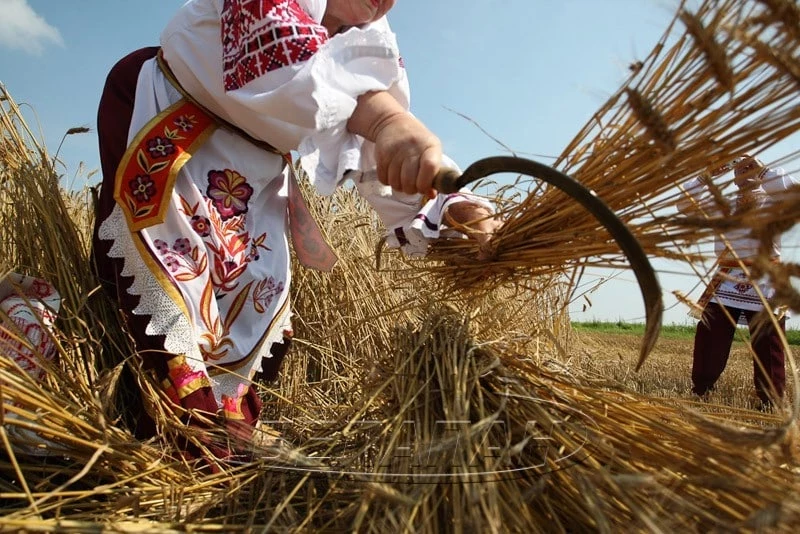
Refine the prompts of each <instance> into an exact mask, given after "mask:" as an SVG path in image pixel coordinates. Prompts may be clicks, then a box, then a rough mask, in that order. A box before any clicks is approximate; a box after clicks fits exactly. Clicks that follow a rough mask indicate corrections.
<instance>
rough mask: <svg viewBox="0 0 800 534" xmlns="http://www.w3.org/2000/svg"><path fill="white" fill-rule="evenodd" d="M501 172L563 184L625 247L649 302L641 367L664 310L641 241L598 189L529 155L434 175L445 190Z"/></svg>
mask: <svg viewBox="0 0 800 534" xmlns="http://www.w3.org/2000/svg"><path fill="white" fill-rule="evenodd" d="M501 172H508V173H516V174H526V175H528V176H531V177H533V178H537V179H539V180H542V181H544V182H547V183H549V184H551V185H553V186H555V187H557V188H559V189H560V190H561V191H563V192H564V193H566V194H567V195H569V196H570V197H571V198H573V199H574V200H576V201H577V202H578V203H580V204H581V206H583V207H584V208H586V210H587V211H588V212H589V213H591V214H592V215H594V217H595V219H597V221H598V222H599V223H600V224H602V225H603V226H604V227H605V229H606V230H608V232H609V234H611V237H613V238H614V240H615V241H616V242H617V244H618V245H619V247H620V248H621V249H622V252H623V253H624V254H625V256H626V257H627V258H628V262H629V263H630V265H631V268H632V269H633V273H634V274H635V275H636V281H637V282H638V283H639V289H640V290H641V292H642V298H643V299H644V306H645V332H644V337H643V338H642V345H641V350H640V352H639V361H638V362H637V364H636V370H637V371H638V370H639V368H640V367H641V366H642V364H643V363H644V360H645V359H646V358H647V355H648V354H649V353H650V351H651V350H652V349H653V346H654V345H655V343H656V340H657V339H658V334H659V332H660V330H661V320H662V314H663V312H664V305H663V302H662V299H661V285H660V284H659V282H658V278H657V277H656V273H655V271H654V270H653V267H652V266H651V265H650V261H649V260H648V259H647V255H646V254H645V252H644V250H643V249H642V246H641V244H639V241H638V240H637V239H636V237H634V235H633V234H632V233H631V231H630V229H628V227H627V226H626V225H625V223H623V222H622V221H621V220H620V219H619V217H617V215H616V214H615V213H614V212H613V211H612V210H611V208H609V207H608V205H607V204H606V203H605V202H603V201H602V200H601V199H600V198H599V197H598V196H597V194H596V193H595V192H594V191H592V190H591V189H588V188H586V187H585V186H583V185H582V184H581V183H580V182H578V181H576V180H575V179H573V178H571V177H570V176H568V175H566V174H564V173H562V172H559V171H557V170H555V169H553V168H552V167H549V166H547V165H543V164H541V163H537V162H535V161H531V160H529V159H525V158H517V157H512V156H494V157H489V158H484V159H480V160H478V161H476V162H475V163H473V164H472V165H470V166H469V167H467V169H466V170H465V171H464V173H463V174H459V173H458V172H457V171H455V170H453V169H442V170H440V171H439V173H438V174H437V175H436V177H435V178H434V182H433V187H434V189H436V190H437V191H439V192H441V193H455V192H456V191H458V190H459V189H461V188H462V187H464V186H465V185H467V184H469V183H471V182H474V181H475V180H478V179H480V178H485V177H486V176H489V175H491V174H497V173H501Z"/></svg>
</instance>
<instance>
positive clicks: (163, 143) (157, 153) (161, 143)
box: [147, 137, 175, 158]
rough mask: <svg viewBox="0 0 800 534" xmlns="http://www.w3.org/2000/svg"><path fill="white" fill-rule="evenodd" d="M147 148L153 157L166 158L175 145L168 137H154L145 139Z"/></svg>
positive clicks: (172, 151)
mask: <svg viewBox="0 0 800 534" xmlns="http://www.w3.org/2000/svg"><path fill="white" fill-rule="evenodd" d="M147 150H148V152H150V155H151V156H153V157H154V158H166V157H168V156H169V155H170V154H172V153H174V152H175V145H174V144H172V142H171V141H170V140H169V139H164V138H163V137H154V138H152V139H148V140H147Z"/></svg>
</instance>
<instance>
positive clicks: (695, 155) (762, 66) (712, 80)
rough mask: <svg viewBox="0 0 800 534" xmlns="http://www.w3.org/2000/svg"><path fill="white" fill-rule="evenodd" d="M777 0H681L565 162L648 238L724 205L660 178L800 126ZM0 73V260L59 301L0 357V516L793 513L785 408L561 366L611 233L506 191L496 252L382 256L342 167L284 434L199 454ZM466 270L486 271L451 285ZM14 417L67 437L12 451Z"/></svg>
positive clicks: (269, 391) (707, 517) (605, 523)
mask: <svg viewBox="0 0 800 534" xmlns="http://www.w3.org/2000/svg"><path fill="white" fill-rule="evenodd" d="M781 6H783V7H781ZM781 9H782V10H783V11H781ZM792 17H795V18H794V20H795V22H796V17H797V7H796V5H795V4H793V3H790V2H777V1H771V2H766V1H765V2H746V1H741V0H739V1H734V0H727V1H718V2H706V3H703V4H702V6H701V7H700V8H699V9H698V10H697V11H693V12H688V11H685V12H681V14H680V16H679V17H678V18H677V19H676V22H675V24H674V25H673V26H672V27H671V29H670V31H669V32H668V33H669V34H670V35H674V36H677V37H678V39H677V42H676V43H675V44H672V45H667V44H666V42H667V41H666V37H665V41H664V43H662V44H659V45H658V46H657V47H656V48H655V49H654V51H653V53H652V54H651V55H650V56H649V57H648V58H647V59H646V60H645V61H643V63H642V65H641V67H640V68H639V69H638V71H637V72H636V73H634V75H633V76H632V78H631V80H630V81H629V82H628V83H626V85H625V87H623V88H622V89H621V90H620V92H619V93H617V94H616V95H614V96H613V97H612V98H611V100H610V101H609V103H608V104H607V105H606V106H605V107H604V108H602V109H601V110H600V111H599V112H598V114H597V115H596V117H595V119H594V120H593V121H592V123H591V124H589V125H587V127H586V129H585V130H584V131H582V132H581V133H580V134H579V135H578V137H577V138H576V140H575V142H574V143H573V144H572V145H570V146H569V147H567V149H566V150H565V152H564V156H563V157H562V158H561V160H560V162H559V165H560V167H561V168H562V169H563V170H565V171H567V172H569V173H571V174H573V175H574V176H575V177H576V178H578V179H579V180H581V181H582V182H584V183H585V184H587V185H589V186H590V187H592V188H594V189H595V190H596V191H597V192H598V194H599V195H600V196H601V197H602V198H604V199H606V200H607V201H608V202H609V204H610V205H611V206H612V207H613V208H614V209H615V210H617V211H618V212H619V213H620V215H621V216H622V217H623V218H624V220H625V221H626V222H627V223H628V224H629V225H630V226H631V227H632V228H633V229H634V231H635V232H636V234H637V236H639V238H640V239H641V240H642V242H643V244H644V246H645V248H646V250H647V251H648V252H649V253H651V254H653V255H656V256H673V255H675V256H679V257H681V258H682V257H684V254H683V253H682V252H681V251H680V249H679V248H678V247H677V246H676V244H677V243H682V242H684V241H695V240H698V239H699V240H703V239H708V238H709V237H710V236H712V235H713V231H714V230H713V229H714V228H715V227H719V226H720V224H721V222H722V221H711V222H710V223H709V222H707V224H698V221H691V220H687V219H680V218H676V217H672V216H670V217H666V216H664V214H665V213H666V212H667V211H668V210H669V207H668V206H669V204H670V202H671V201H673V200H674V196H675V195H676V194H677V191H675V184H676V183H677V182H678V181H680V180H682V179H685V178H686V177H688V176H690V175H692V174H694V173H697V172H701V171H702V170H704V169H706V168H707V167H708V166H709V163H710V162H712V163H713V162H716V161H723V160H726V159H730V158H731V157H733V156H735V155H738V154H739V153H740V152H742V151H745V150H749V151H754V152H755V151H757V150H758V149H760V148H763V147H764V146H765V145H769V144H770V143H774V142H776V141H777V140H778V139H780V138H781V137H783V136H785V135H787V134H788V133H789V132H791V131H793V130H794V129H796V128H797V120H798V119H800V116H798V114H797V113H798V112H797V106H792V105H791V102H792V100H791V98H792V96H791V95H792V94H796V91H797V87H796V84H797V76H796V75H793V74H792V73H793V72H796V71H797V69H798V65H797V61H796V59H794V58H796V50H797V47H798V43H800V37H799V36H798V35H797V31H796V27H797V26H796V25H795V26H794V27H792V26H791V20H792ZM681 25H683V26H681ZM714 42H716V43H717V44H718V47H719V48H714V45H713V43H714ZM720 51H722V52H723V55H720ZM726 65H727V67H726ZM2 98H3V102H2V103H3V108H2V125H3V127H2V132H1V133H2V138H0V156H2V158H3V159H2V160H1V161H0V171H1V172H2V178H0V195H2V200H3V202H2V204H0V224H2V227H3V228H5V231H4V232H3V234H2V235H3V237H2V240H0V242H1V243H2V250H1V251H0V255H1V256H0V257H2V258H3V264H2V270H3V271H4V272H5V271H11V270H13V271H17V272H23V273H26V274H32V275H36V276H41V277H44V278H46V279H48V280H50V281H51V282H52V283H53V284H55V285H56V287H57V289H58V290H59V291H60V292H61V294H62V295H63V297H64V302H63V304H62V308H61V313H60V318H59V321H58V323H57V328H56V329H55V331H54V337H55V341H56V342H57V344H58V347H59V355H58V356H59V357H58V359H57V361H56V362H55V363H54V364H53V365H52V366H50V368H49V369H48V374H47V378H46V380H43V381H41V382H34V381H31V380H28V379H26V377H25V375H24V373H23V372H22V371H21V370H20V369H19V368H16V367H15V366H14V365H13V363H11V362H10V360H7V359H0V388H2V396H3V401H4V403H5V404H4V406H5V409H6V410H7V411H8V410H11V411H14V412H15V413H16V414H17V415H18V417H17V418H15V419H10V418H6V419H5V421H4V423H5V424H4V425H3V426H0V441H2V444H3V446H2V450H3V451H4V457H3V458H2V459H0V473H2V478H0V507H2V512H3V513H2V517H1V518H0V527H2V528H4V529H8V530H12V529H23V530H28V531H62V532H73V531H74V532H91V531H103V530H110V531H131V532H143V531H159V532H168V531H187V530H193V531H198V532H239V531H242V532H244V531H248V532H250V531H262V530H264V531H266V530H276V531H290V530H298V529H299V530H315V531H316V530H319V531H340V530H358V531H375V532H386V531H389V530H393V531H409V532H417V531H426V532H440V531H467V532H504V531H520V532H522V531H524V532H554V531H555V532H559V531H561V532H575V531H603V532H615V531H619V530H621V529H624V530H626V531H654V532H658V531H663V532H671V531H676V530H685V529H691V530H701V531H708V530H715V529H716V530H748V529H749V530H754V531H755V530H760V529H769V530H770V531H786V532H790V531H793V530H794V528H793V527H794V525H796V524H797V523H798V520H800V515H799V514H800V500H799V499H798V498H797V497H796V495H797V492H798V489H800V478H798V474H797V470H796V469H797V462H798V457H797V455H796V452H797V451H796V450H795V447H796V445H797V442H796V439H795V427H794V425H793V423H792V420H791V418H789V417H788V416H787V419H786V420H782V419H781V418H780V417H779V416H774V417H763V418H761V420H760V421H761V422H760V424H753V425H750V426H745V425H744V423H740V424H739V427H734V426H731V423H729V422H725V418H718V419H716V420H709V419H704V418H702V417H700V416H699V415H698V414H697V413H696V412H695V411H693V410H691V408H690V407H689V406H687V405H685V404H682V403H680V402H677V401H670V400H668V399H655V398H649V397H647V396H644V395H640V394H635V393H632V392H628V391H625V390H620V389H619V388H610V387H608V384H600V383H598V382H597V381H595V380H593V379H590V378H589V377H585V376H582V375H581V370H580V369H578V368H572V369H565V368H564V367H563V366H553V365H551V364H552V362H555V361H558V360H559V359H562V360H563V357H565V356H569V352H570V350H571V347H570V344H569V326H568V322H567V317H566V315H565V313H564V305H565V302H566V301H567V300H568V297H569V295H570V291H571V286H570V284H569V280H570V278H569V276H568V275H569V273H570V269H573V268H575V267H576V266H577V265H580V264H581V263H583V262H591V263H603V264H608V263H613V264H616V263H617V260H616V258H617V257H618V254H617V251H616V248H615V246H614V243H613V242H611V241H610V240H609V239H608V236H607V235H604V233H603V232H602V231H601V230H598V229H597V228H596V225H595V224H594V223H593V221H592V220H590V218H588V217H587V216H586V215H585V214H584V213H583V212H582V211H581V210H580V209H577V208H575V207H573V206H572V205H571V204H570V203H569V202H568V201H567V199H565V198H560V197H559V193H558V192H556V191H552V190H546V189H545V190H537V191H536V192H535V193H532V194H531V196H528V197H527V198H525V199H524V200H522V201H519V202H517V203H516V205H514V206H511V205H510V202H509V211H508V217H509V222H508V224H507V226H506V227H505V228H504V229H503V231H502V232H501V234H500V235H499V236H498V238H497V240H496V251H495V252H496V253H495V257H494V261H492V262H485V263H483V264H481V265H479V266H474V267H473V263H471V262H464V261H463V257H465V256H469V255H470V254H473V253H474V251H473V250H472V249H469V248H467V249H466V250H463V249H464V246H467V247H469V245H463V246H462V245H458V246H454V245H453V244H449V245H448V246H447V248H439V249H438V250H437V254H438V256H435V258H436V257H440V258H441V257H445V256H447V257H448V258H449V259H450V260H453V259H454V257H455V256H459V257H460V258H462V261H460V262H458V265H457V266H456V267H452V266H448V265H447V264H441V263H437V262H435V261H434V260H426V261H425V262H413V263H407V262H406V261H405V260H403V259H402V258H401V257H399V256H398V255H397V254H395V253H385V254H383V255H382V258H381V269H379V270H378V269H376V268H375V255H374V247H375V244H376V242H377V241H378V237H379V232H378V230H377V226H378V225H377V223H376V221H375V219H374V217H373V216H372V215H371V214H370V212H369V210H368V209H367V208H366V207H365V206H364V205H363V203H362V201H360V200H359V199H358V198H357V197H355V196H354V194H353V193H352V192H351V191H344V190H343V191H339V192H338V193H337V194H336V195H334V197H332V198H330V199H316V200H314V202H313V205H312V208H313V209H315V210H316V211H317V214H318V216H319V219H320V220H321V221H322V223H323V226H324V229H325V231H326V233H327V234H328V237H329V238H330V240H331V242H332V243H333V244H334V246H335V247H336V248H337V250H338V252H339V255H340V257H341V258H342V262H341V265H339V266H338V267H337V268H336V269H335V270H334V272H333V273H332V274H330V275H326V274H320V273H317V272H313V271H305V270H303V269H302V268H300V267H298V268H297V270H296V273H297V276H296V280H295V292H294V309H295V312H296V318H295V326H296V330H297V337H296V343H295V344H294V346H293V348H292V353H291V354H290V357H289V359H288V362H287V364H286V365H285V368H284V370H283V373H282V376H281V378H280V380H279V382H278V383H276V384H265V385H263V390H262V392H263V396H264V399H265V401H266V402H265V406H266V407H265V413H264V417H265V419H266V420H269V422H270V424H271V426H273V427H274V428H276V429H277V430H279V431H281V432H282V433H283V435H284V436H285V437H286V439H287V440H288V442H289V443H291V445H292V446H291V447H289V446H281V447H277V448H275V447H272V448H269V447H266V446H256V450H255V453H256V454H255V456H256V457H258V458H259V459H258V460H254V461H251V462H243V463H240V464H231V465H222V466H221V467H222V471H221V472H220V473H217V474H209V473H204V472H199V471H197V470H195V469H193V468H192V466H190V465H187V464H185V463H184V462H182V461H180V460H176V459H175V457H174V455H173V454H172V453H173V452H174V449H173V448H172V445H171V439H172V438H179V437H180V436H181V435H182V434H185V433H186V429H184V428H182V427H181V426H180V423H179V422H178V421H176V420H175V419H174V417H171V416H170V414H169V412H168V410H164V409H163V403H162V402H161V401H160V400H159V399H158V397H157V396H156V393H155V388H153V387H152V385H150V383H149V382H148V379H147V377H146V376H144V375H143V374H141V373H139V372H138V370H137V368H136V365H135V361H136V359H135V354H134V353H133V350H132V348H131V346H130V343H129V341H128V338H127V335H126V332H125V329H124V327H123V326H122V324H121V322H120V321H119V317H118V316H117V313H116V311H115V310H114V307H113V305H112V304H111V302H110V301H108V300H107V299H106V297H105V296H104V295H103V293H102V292H100V291H99V290H98V287H97V282H96V281H95V280H94V278H93V277H92V275H91V272H92V271H91V268H90V267H91V266H90V264H89V260H88V257H89V254H88V252H89V251H88V247H89V245H88V243H87V239H86V235H87V228H89V227H90V226H91V214H90V212H91V202H90V195H89V194H88V192H86V191H81V192H69V191H65V190H64V188H62V187H60V186H59V179H58V177H57V176H56V175H55V172H54V168H53V165H52V162H51V161H50V159H49V158H50V157H49V156H48V155H47V153H46V151H45V150H44V148H43V147H41V146H40V145H38V144H36V142H35V141H33V136H31V135H30V133H29V132H28V130H27V127H26V126H25V124H24V121H23V120H22V117H21V116H20V115H19V112H18V108H17V107H16V105H15V104H14V102H13V100H12V99H11V98H10V96H9V95H8V94H7V93H6V92H5V90H3V92H2ZM745 110H746V111H747V113H745V112H744V111H745ZM531 187H532V188H534V187H535V184H533V183H532V184H531ZM780 213H781V215H780V217H777V216H776V217H777V218H776V217H773V219H772V220H771V221H768V222H769V223H770V224H776V223H780V224H789V223H790V222H793V219H792V217H794V216H795V215H796V213H797V210H796V209H794V210H791V209H786V210H783V211H782V212H780ZM784 214H785V215H784ZM20 221H24V224H19V223H20ZM756 224H757V226H758V227H759V228H762V229H767V228H768V227H769V228H771V227H770V226H768V225H767V223H765V222H757V223H756ZM565 228H569V229H570V231H569V233H567V232H566V231H565V230H564V229H565ZM587 258H590V259H587ZM457 276H460V277H468V278H469V279H470V280H472V281H475V282H478V281H482V282H484V283H483V284H482V285H481V286H480V287H479V288H476V289H480V291H477V290H476V291H474V292H472V293H470V292H464V291H461V292H458V293H454V294H451V295H449V296H448V297H447V298H446V299H443V300H442V299H441V298H440V297H441V296H442V295H443V292H444V291H446V290H447V289H448V288H452V287H453V285H454V280H455V278H456V277H457ZM137 381H138V382H139V383H140V384H141V385H142V386H144V387H145V389H148V390H149V391H151V395H152V396H153V398H152V403H151V404H152V405H151V409H153V410H161V414H160V419H161V421H162V423H163V424H164V425H165V426H166V428H168V432H167V434H168V436H167V439H164V440H155V441H152V442H149V443H140V442H137V441H136V440H134V439H133V437H132V436H131V434H130V432H129V431H128V430H127V429H126V427H125V424H124V423H125V421H124V417H123V416H122V414H123V411H122V410H121V408H122V407H124V406H125V404H126V402H127V399H128V395H131V394H132V391H134V390H135V389H136V388H133V387H131V382H137ZM12 403H13V406H12ZM733 415H741V412H737V413H736V414H733ZM20 428H25V429H28V430H30V431H33V432H38V433H39V434H40V435H41V436H42V437H45V438H46V439H48V440H49V441H51V442H53V443H56V444H58V445H60V446H61V447H62V448H63V449H65V452H64V453H63V454H60V455H56V456H50V457H47V458H38V457H33V456H26V455H22V454H19V453H18V452H16V450H15V448H14V447H12V446H11V445H12V441H13V440H15V439H19V438H18V437H17V436H18V435H19V434H18V433H16V432H15V430H19V429H20ZM18 444H19V443H18ZM28 444H30V443H28Z"/></svg>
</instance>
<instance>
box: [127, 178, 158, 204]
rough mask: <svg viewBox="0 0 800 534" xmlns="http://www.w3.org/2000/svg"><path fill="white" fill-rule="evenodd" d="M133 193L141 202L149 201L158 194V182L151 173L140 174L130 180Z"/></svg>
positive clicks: (129, 183) (129, 185) (129, 184)
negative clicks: (156, 182)
mask: <svg viewBox="0 0 800 534" xmlns="http://www.w3.org/2000/svg"><path fill="white" fill-rule="evenodd" d="M128 187H130V191H131V194H132V195H133V196H134V197H136V199H137V200H138V201H140V202H147V201H148V200H150V199H151V198H152V197H153V195H155V194H156V184H155V183H154V182H153V179H152V178H150V175H149V174H140V175H137V176H136V178H134V179H133V180H131V181H130V182H128Z"/></svg>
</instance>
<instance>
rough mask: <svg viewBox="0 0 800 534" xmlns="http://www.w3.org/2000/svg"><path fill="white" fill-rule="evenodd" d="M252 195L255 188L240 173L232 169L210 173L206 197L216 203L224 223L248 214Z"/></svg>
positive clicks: (215, 205)
mask: <svg viewBox="0 0 800 534" xmlns="http://www.w3.org/2000/svg"><path fill="white" fill-rule="evenodd" d="M252 194H253V188H252V187H250V184H248V183H247V179H246V178H245V177H244V176H242V175H241V174H239V173H238V172H236V171H232V170H230V169H225V170H224V171H209V172H208V189H207V190H206V195H207V196H208V197H209V198H210V199H212V200H213V201H214V207H216V208H217V211H218V212H219V214H220V216H221V217H222V220H223V221H226V220H228V219H230V218H231V217H235V216H237V215H241V214H242V213H247V201H248V200H250V196H251V195H252Z"/></svg>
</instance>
